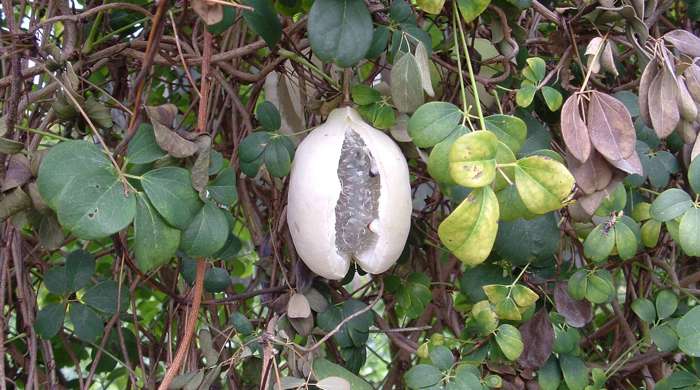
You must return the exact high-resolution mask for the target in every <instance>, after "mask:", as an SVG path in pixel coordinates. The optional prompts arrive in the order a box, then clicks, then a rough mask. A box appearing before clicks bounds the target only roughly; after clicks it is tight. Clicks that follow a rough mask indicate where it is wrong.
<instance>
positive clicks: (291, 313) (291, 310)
mask: <svg viewBox="0 0 700 390" xmlns="http://www.w3.org/2000/svg"><path fill="white" fill-rule="evenodd" d="M310 315H311V306H309V301H308V300H307V299H306V297H305V296H304V295H303V294H296V293H295V294H293V295H292V296H291V297H290V298H289V303H288V304H287V316H288V317H289V318H307V317H309V316H310Z"/></svg>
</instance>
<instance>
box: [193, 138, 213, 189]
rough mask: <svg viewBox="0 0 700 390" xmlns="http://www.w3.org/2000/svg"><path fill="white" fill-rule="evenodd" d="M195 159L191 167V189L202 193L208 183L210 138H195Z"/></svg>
mask: <svg viewBox="0 0 700 390" xmlns="http://www.w3.org/2000/svg"><path fill="white" fill-rule="evenodd" d="M195 143H196V144H197V149H198V150H199V151H198V152H197V158H196V159H195V160H194V164H193V165H192V187H193V188H194V189H195V190H197V192H202V190H204V188H205V187H206V186H207V183H209V157H210V156H211V137H209V136H208V135H206V134H204V135H201V136H200V137H198V138H197V140H196V141H195Z"/></svg>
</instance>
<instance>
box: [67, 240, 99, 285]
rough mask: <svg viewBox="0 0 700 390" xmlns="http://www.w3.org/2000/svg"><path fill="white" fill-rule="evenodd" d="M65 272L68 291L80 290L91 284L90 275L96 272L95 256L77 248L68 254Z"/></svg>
mask: <svg viewBox="0 0 700 390" xmlns="http://www.w3.org/2000/svg"><path fill="white" fill-rule="evenodd" d="M65 272H66V282H67V287H68V291H78V290H80V289H81V288H83V287H85V286H87V285H88V284H90V277H92V275H93V274H94V273H95V258H94V257H93V256H92V255H91V254H90V253H88V252H86V251H84V250H82V249H77V250H75V251H73V252H71V253H69V254H68V256H66V267H65Z"/></svg>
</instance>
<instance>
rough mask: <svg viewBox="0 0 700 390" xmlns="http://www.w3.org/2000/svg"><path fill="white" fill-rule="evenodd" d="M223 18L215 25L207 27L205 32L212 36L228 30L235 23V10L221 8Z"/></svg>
mask: <svg viewBox="0 0 700 390" xmlns="http://www.w3.org/2000/svg"><path fill="white" fill-rule="evenodd" d="M223 13H224V16H223V18H221V21H220V22H218V23H215V24H210V25H207V30H208V31H209V32H210V33H212V34H214V35H219V34H222V33H223V32H225V31H226V30H228V29H229V28H230V27H231V26H232V25H233V23H234V22H235V21H236V8H234V7H223Z"/></svg>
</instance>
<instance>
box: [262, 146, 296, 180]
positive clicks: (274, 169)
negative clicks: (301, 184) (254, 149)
mask: <svg viewBox="0 0 700 390" xmlns="http://www.w3.org/2000/svg"><path fill="white" fill-rule="evenodd" d="M263 156H264V160H265V167H266V168H267V171H268V172H270V175H272V176H274V177H284V176H287V175H288V174H289V170H290V169H291V165H292V156H291V155H290V153H289V150H288V149H287V146H286V145H285V141H284V139H283V137H282V136H280V137H273V138H272V139H271V140H270V142H269V143H268V144H267V147H266V148H265V153H264V154H263Z"/></svg>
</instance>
